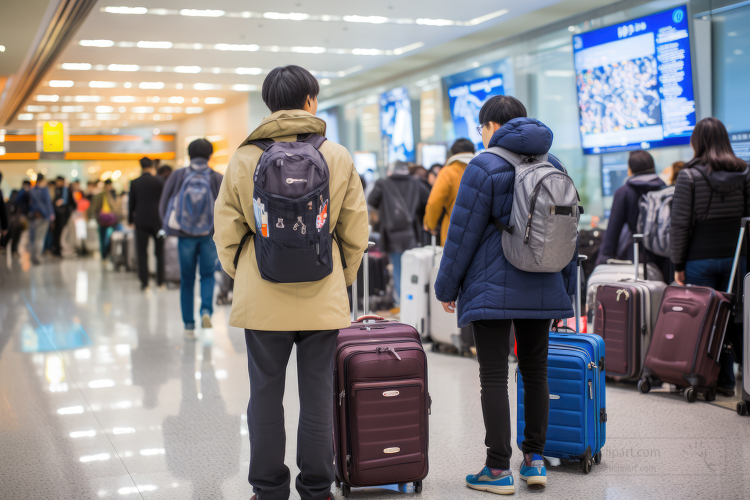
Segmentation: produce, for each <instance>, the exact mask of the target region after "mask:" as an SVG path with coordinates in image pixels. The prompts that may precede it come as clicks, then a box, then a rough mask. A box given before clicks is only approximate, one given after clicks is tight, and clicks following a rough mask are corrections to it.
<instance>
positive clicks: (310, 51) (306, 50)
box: [291, 47, 326, 54]
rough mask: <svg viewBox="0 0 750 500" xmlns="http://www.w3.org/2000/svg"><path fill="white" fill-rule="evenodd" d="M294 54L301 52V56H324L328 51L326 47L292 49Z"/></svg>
mask: <svg viewBox="0 0 750 500" xmlns="http://www.w3.org/2000/svg"><path fill="white" fill-rule="evenodd" d="M291 51H292V52H299V53H301V54H322V53H323V52H325V51H326V48H325V47H292V48H291Z"/></svg>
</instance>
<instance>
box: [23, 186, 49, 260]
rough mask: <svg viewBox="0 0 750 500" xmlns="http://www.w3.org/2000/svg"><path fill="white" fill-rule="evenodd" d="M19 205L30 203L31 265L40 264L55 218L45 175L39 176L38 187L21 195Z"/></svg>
mask: <svg viewBox="0 0 750 500" xmlns="http://www.w3.org/2000/svg"><path fill="white" fill-rule="evenodd" d="M19 203H28V218H29V247H30V251H31V263H32V264H40V263H41V261H40V260H39V258H40V257H41V255H42V253H43V252H44V241H45V239H46V238H47V232H48V231H49V224H50V221H52V220H54V218H55V211H54V209H53V208H52V198H51V197H50V195H49V189H47V180H46V179H45V178H44V174H37V177H36V185H35V186H34V187H33V188H31V189H30V190H29V191H24V192H22V193H21V194H20V195H19Z"/></svg>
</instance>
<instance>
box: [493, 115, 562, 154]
mask: <svg viewBox="0 0 750 500" xmlns="http://www.w3.org/2000/svg"><path fill="white" fill-rule="evenodd" d="M495 146H500V147H501V148H504V149H507V150H508V151H511V152H513V153H516V154H519V155H526V156H530V155H543V154H547V153H548V152H549V149H550V147H552V131H551V130H550V129H549V127H547V125H545V124H544V123H542V122H540V121H539V120H535V119H534V118H513V119H512V120H510V121H509V122H507V123H506V124H505V125H503V126H502V127H500V128H499V129H498V130H497V131H496V132H495V134H494V135H493V136H492V139H490V147H491V148H492V147H495Z"/></svg>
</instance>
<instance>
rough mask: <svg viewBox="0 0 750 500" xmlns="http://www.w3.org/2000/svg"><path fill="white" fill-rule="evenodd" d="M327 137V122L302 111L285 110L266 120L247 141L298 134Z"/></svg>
mask: <svg viewBox="0 0 750 500" xmlns="http://www.w3.org/2000/svg"><path fill="white" fill-rule="evenodd" d="M310 133H313V134H318V135H322V136H325V135H326V122H324V121H323V120H322V119H320V118H317V117H316V116H315V115H312V114H310V113H308V112H307V111H305V110H302V109H284V110H281V111H277V112H275V113H274V114H272V115H271V116H269V117H267V118H264V119H263V121H262V122H261V124H260V125H258V128H256V129H255V130H253V132H252V133H251V134H250V136H249V137H248V138H247V139H246V140H245V142H244V143H243V145H244V144H247V142H248V141H256V140H259V139H276V138H278V137H289V136H292V135H298V134H310Z"/></svg>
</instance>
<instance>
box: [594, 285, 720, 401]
mask: <svg viewBox="0 0 750 500" xmlns="http://www.w3.org/2000/svg"><path fill="white" fill-rule="evenodd" d="M732 301H733V298H732V295H731V293H724V292H719V291H717V290H714V289H713V288H709V287H705V286H668V287H667V288H666V290H665V291H664V298H663V300H662V303H661V308H660V310H659V317H658V319H657V321H656V328H655V330H654V336H653V338H652V339H651V345H650V347H649V349H648V354H647V355H646V362H645V367H644V369H643V378H642V379H641V381H640V382H639V383H638V387H639V388H640V389H641V391H642V392H644V393H645V392H648V391H649V390H650V389H651V379H652V378H657V379H659V380H661V381H663V382H667V383H670V384H674V385H676V386H679V387H684V388H685V393H684V394H685V398H686V399H687V400H688V401H689V402H693V401H694V400H695V397H696V395H697V393H698V392H702V393H703V395H704V397H705V398H706V399H707V400H709V401H710V400H712V399H714V397H715V395H716V383H717V382H718V379H719V371H720V360H721V353H722V350H723V347H724V334H725V332H726V329H727V323H728V321H729V316H730V313H731V309H732ZM608 361H609V360H608Z"/></svg>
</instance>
